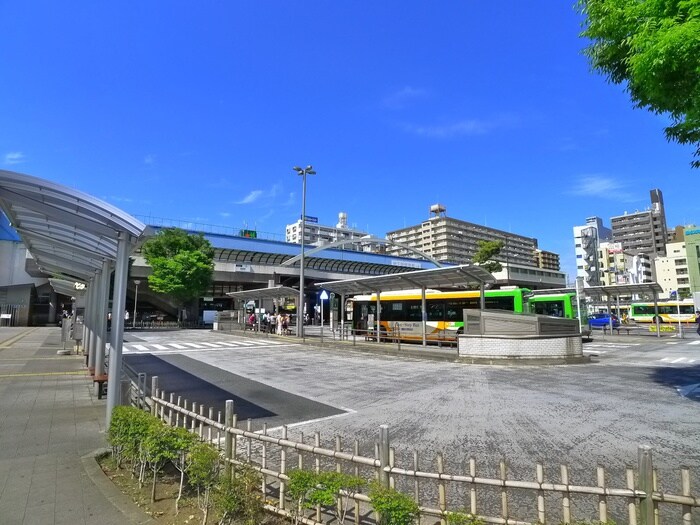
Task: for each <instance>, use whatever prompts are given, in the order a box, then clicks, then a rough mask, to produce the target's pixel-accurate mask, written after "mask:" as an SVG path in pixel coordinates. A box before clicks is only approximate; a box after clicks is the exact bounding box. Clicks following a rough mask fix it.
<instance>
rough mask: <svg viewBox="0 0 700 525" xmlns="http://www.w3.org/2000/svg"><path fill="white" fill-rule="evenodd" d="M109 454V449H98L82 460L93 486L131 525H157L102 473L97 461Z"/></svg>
mask: <svg viewBox="0 0 700 525" xmlns="http://www.w3.org/2000/svg"><path fill="white" fill-rule="evenodd" d="M107 454H111V451H110V450H109V449H108V448H98V449H97V450H95V451H93V452H90V453H89V454H86V455H84V456H83V457H81V458H80V461H81V463H82V464H83V469H84V470H85V473H86V474H87V475H88V477H89V478H90V480H91V481H92V483H93V485H95V487H96V488H97V490H99V491H100V492H101V493H102V495H103V496H104V497H105V498H106V499H107V500H108V501H109V502H110V503H111V504H112V505H114V506H115V507H116V508H117V509H118V510H119V512H121V513H122V514H123V515H124V517H125V518H126V519H128V520H129V522H130V523H138V524H141V523H156V521H155V520H154V519H153V518H152V517H150V516H149V515H148V514H146V513H145V512H144V511H143V510H142V509H141V508H140V507H138V506H137V505H136V504H135V503H134V502H133V501H131V498H129V497H128V496H127V495H125V494H124V493H122V491H121V490H120V489H119V487H117V486H116V485H115V484H114V483H112V480H110V479H109V478H108V477H107V475H106V474H105V473H104V472H103V471H102V469H101V468H100V465H99V464H98V463H97V459H98V458H99V457H102V456H104V455H107Z"/></svg>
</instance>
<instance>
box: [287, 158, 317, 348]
mask: <svg viewBox="0 0 700 525" xmlns="http://www.w3.org/2000/svg"><path fill="white" fill-rule="evenodd" d="M292 169H293V170H294V171H296V172H297V175H301V258H300V261H299V304H298V305H297V337H301V338H303V337H304V236H305V235H306V176H307V175H316V172H315V171H314V169H313V167H312V166H311V165H308V166H306V168H300V167H299V166H294V167H293V168H292Z"/></svg>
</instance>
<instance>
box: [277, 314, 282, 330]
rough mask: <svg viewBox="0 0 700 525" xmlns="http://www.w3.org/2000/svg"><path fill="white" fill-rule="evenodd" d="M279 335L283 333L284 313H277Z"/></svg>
mask: <svg viewBox="0 0 700 525" xmlns="http://www.w3.org/2000/svg"><path fill="white" fill-rule="evenodd" d="M277 335H282V314H281V313H279V312H278V313H277Z"/></svg>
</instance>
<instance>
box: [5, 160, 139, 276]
mask: <svg viewBox="0 0 700 525" xmlns="http://www.w3.org/2000/svg"><path fill="white" fill-rule="evenodd" d="M0 209H2V210H3V211H4V212H5V215H7V217H8V219H9V220H10V223H11V224H12V227H13V228H14V229H15V230H17V233H19V235H20V237H21V238H22V241H23V242H24V245H25V246H26V247H27V249H28V250H29V253H30V254H31V256H32V257H33V258H34V259H35V260H36V263H37V265H38V266H39V268H40V269H42V270H43V271H45V272H47V273H50V274H62V275H67V276H72V277H76V278H78V279H80V280H87V279H89V278H90V277H92V276H93V275H94V273H95V271H97V270H99V269H100V268H101V267H102V262H103V261H104V260H105V259H108V260H112V261H113V260H115V259H116V256H117V239H118V238H119V235H120V234H126V235H128V236H129V237H130V239H131V241H132V242H133V241H135V240H136V239H138V238H139V237H140V236H141V235H142V234H143V232H144V230H145V229H146V225H145V224H143V223H141V222H140V221H138V220H137V219H135V218H133V217H132V216H130V215H128V214H127V213H124V212H123V211H122V210H120V209H118V208H116V207H114V206H112V205H111V204H108V203H106V202H103V201H101V200H99V199H96V198H94V197H91V196H90V195H87V194H85V193H82V192H80V191H77V190H74V189H72V188H68V187H66V186H62V185H60V184H56V183H54V182H50V181H47V180H43V179H39V178H37V177H32V176H30V175H25V174H22V173H16V172H12V171H5V170H0Z"/></svg>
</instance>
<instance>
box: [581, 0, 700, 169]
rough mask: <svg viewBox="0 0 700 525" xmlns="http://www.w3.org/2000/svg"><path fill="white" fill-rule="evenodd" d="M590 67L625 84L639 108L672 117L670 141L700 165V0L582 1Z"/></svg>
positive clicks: (695, 163)
mask: <svg viewBox="0 0 700 525" xmlns="http://www.w3.org/2000/svg"><path fill="white" fill-rule="evenodd" d="M577 7H578V10H579V11H580V12H581V13H582V14H583V15H584V16H585V18H586V19H585V22H584V30H583V32H582V33H581V36H583V37H586V38H588V39H590V40H591V41H592V43H591V44H590V45H589V46H588V47H587V48H586V49H585V51H584V53H585V54H586V56H587V57H588V59H589V61H590V64H591V66H592V68H593V69H594V70H596V71H598V72H599V73H602V74H603V75H605V76H606V77H607V78H608V80H610V81H611V82H613V83H615V84H624V85H625V89H626V90H627V92H628V93H629V94H630V98H631V99H632V102H633V103H634V104H635V106H636V107H639V108H646V109H648V110H650V111H653V112H654V113H657V114H665V115H667V116H669V117H670V119H671V125H670V126H668V127H667V128H666V129H665V134H666V137H667V139H668V140H674V141H676V142H678V143H680V144H690V145H694V146H695V147H696V151H695V154H694V155H695V157H696V158H697V160H695V161H693V162H692V166H693V167H695V168H698V167H700V1H698V0H579V2H578V4H577Z"/></svg>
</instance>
